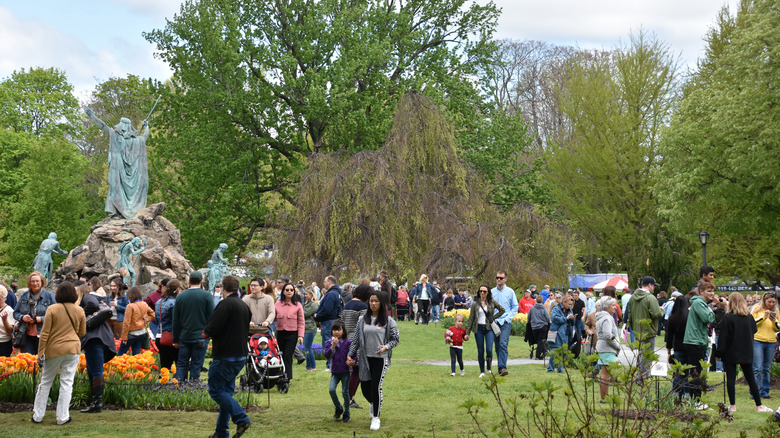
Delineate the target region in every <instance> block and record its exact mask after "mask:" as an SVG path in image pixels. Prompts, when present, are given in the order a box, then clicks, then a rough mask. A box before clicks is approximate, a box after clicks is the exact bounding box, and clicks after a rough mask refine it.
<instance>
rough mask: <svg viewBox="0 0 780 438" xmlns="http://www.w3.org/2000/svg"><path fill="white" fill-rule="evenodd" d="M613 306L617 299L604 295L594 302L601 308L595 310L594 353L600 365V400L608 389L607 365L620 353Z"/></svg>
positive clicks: (618, 333) (605, 395) (604, 396)
mask: <svg viewBox="0 0 780 438" xmlns="http://www.w3.org/2000/svg"><path fill="white" fill-rule="evenodd" d="M615 307H617V301H616V300H615V299H614V298H612V297H610V296H604V297H601V299H599V301H598V303H596V308H597V309H601V310H599V311H598V312H596V337H597V339H598V340H597V341H596V353H598V355H599V365H601V383H600V385H599V391H600V395H601V401H602V403H603V402H604V399H605V398H606V397H607V392H608V391H609V385H608V383H609V380H610V376H609V369H608V366H609V364H611V363H614V362H617V355H618V353H620V340H619V339H618V336H619V335H620V332H618V328H617V324H615V318H614V317H613V316H612V315H614V314H615V311H616V309H615Z"/></svg>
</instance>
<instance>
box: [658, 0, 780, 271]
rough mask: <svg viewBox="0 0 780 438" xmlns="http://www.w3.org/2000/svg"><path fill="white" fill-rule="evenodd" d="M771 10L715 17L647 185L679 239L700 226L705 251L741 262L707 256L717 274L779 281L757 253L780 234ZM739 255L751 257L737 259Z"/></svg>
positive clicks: (743, 6) (747, 9) (771, 260)
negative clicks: (652, 185) (653, 181)
mask: <svg viewBox="0 0 780 438" xmlns="http://www.w3.org/2000/svg"><path fill="white" fill-rule="evenodd" d="M776 7H777V2H773V1H766V0H744V1H742V2H740V5H739V8H738V11H737V13H736V14H735V15H732V14H730V12H729V10H728V9H726V8H724V9H723V10H721V12H720V13H719V14H718V17H717V20H716V25H715V27H714V28H713V29H711V31H710V32H709V34H708V37H707V41H708V47H707V51H706V58H705V59H704V60H703V61H702V62H701V63H700V65H699V68H698V70H697V71H696V72H695V73H694V74H693V76H692V78H691V79H690V80H689V82H688V84H686V87H685V89H684V95H683V97H682V100H681V102H680V104H679V107H678V109H677V111H676V112H675V114H674V117H673V119H672V121H671V125H670V127H669V129H668V130H667V131H666V132H665V135H664V141H663V143H662V145H661V149H660V154H661V155H662V156H663V166H662V168H661V172H660V174H659V178H658V179H659V183H658V184H657V185H656V193H657V195H658V197H659V199H660V200H661V203H662V205H663V207H664V214H665V215H668V217H670V218H671V220H672V222H673V223H674V224H675V225H676V226H677V227H679V229H680V230H682V232H684V233H686V234H687V235H691V236H693V235H695V233H696V232H698V230H700V229H706V230H708V231H709V232H710V234H711V235H712V237H713V238H712V239H711V245H712V246H713V251H714V254H723V256H724V257H732V256H733V257H737V255H738V254H743V255H744V257H742V256H740V257H737V258H736V259H735V260H725V259H721V258H718V259H714V260H713V264H714V266H715V267H716V268H719V267H720V266H722V267H723V268H724V269H723V270H719V272H720V273H721V274H734V275H738V276H740V277H742V278H744V279H751V280H752V278H751V276H761V277H762V278H764V279H773V281H777V279H778V278H780V259H778V257H777V253H776V251H770V252H766V251H764V250H761V248H766V247H768V246H772V245H774V246H776V240H773V236H777V234H778V233H779V232H780V226H778V222H777V217H778V214H780V187H778V186H780V176H778V172H777V171H776V169H775V166H774V163H777V162H780V127H779V126H778V119H780V90H778V87H777V83H778V81H780V66H778V64H777V59H778V57H779V56H780V35H778V34H777V31H776V29H777V28H778V26H780V16H778V13H777V8H776ZM734 245H737V246H743V247H744V248H740V249H739V250H734ZM748 248H749V251H748V252H753V254H752V255H750V254H745V252H746V251H745V249H748ZM754 249H755V251H754ZM732 252H733V253H734V254H733V255H732ZM762 254H763V255H762ZM758 266H764V268H761V269H756V268H757V267H758Z"/></svg>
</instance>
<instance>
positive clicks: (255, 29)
mask: <svg viewBox="0 0 780 438" xmlns="http://www.w3.org/2000/svg"><path fill="white" fill-rule="evenodd" d="M498 14H499V11H498V9H497V8H496V6H495V5H494V4H493V3H492V2H488V3H487V4H485V5H484V6H483V5H480V4H476V3H471V2H467V1H466V0H445V1H441V2H430V1H427V0H410V1H404V2H393V1H391V2H387V1H384V0H364V1H357V2H356V1H346V0H321V1H312V0H276V1H270V2H255V1H248V0H240V1H235V0H231V1H228V0H200V1H187V2H185V3H184V4H183V5H182V8H181V10H180V12H179V13H178V14H177V15H176V16H175V17H174V19H173V20H171V21H169V22H168V24H167V26H166V27H165V28H164V29H159V30H154V31H152V32H149V33H147V34H145V35H146V38H147V39H148V40H149V41H151V42H154V43H156V44H157V47H158V49H159V51H160V56H161V58H162V59H163V60H165V61H166V62H168V63H169V64H170V65H171V67H172V68H173V70H174V72H175V73H174V80H173V86H174V91H173V92H172V93H170V94H169V95H168V96H167V97H166V99H167V102H166V111H165V112H164V114H162V119H163V121H164V123H165V125H166V126H167V132H168V135H166V136H165V138H161V139H160V141H159V144H158V145H155V152H154V159H153V160H152V169H153V172H154V173H155V174H157V175H159V176H158V179H159V180H158V184H159V188H160V189H161V191H162V192H163V193H164V196H165V197H166V199H171V200H172V201H174V202H171V209H172V210H173V211H174V213H173V215H175V216H177V217H178V218H179V219H180V221H181V222H182V224H181V228H182V232H183V237H184V239H183V241H184V242H185V245H186V246H187V251H188V254H190V257H193V259H194V260H198V259H201V260H204V259H205V258H206V257H207V256H208V254H209V253H210V251H212V250H213V247H214V246H215V245H216V244H217V243H219V242H220V241H223V240H230V241H231V243H233V244H235V245H236V246H238V247H239V248H241V247H244V246H246V244H247V243H248V242H249V241H250V240H251V239H252V238H253V237H254V236H255V234H256V232H257V231H258V230H259V229H260V228H262V227H267V226H269V225H271V224H272V223H274V217H275V214H276V212H280V211H283V210H285V209H294V208H296V207H297V206H298V201H297V199H296V193H297V183H298V182H299V181H300V178H301V176H302V175H303V174H305V169H306V166H307V164H308V161H307V157H308V155H309V154H311V153H314V152H328V151H333V150H339V149H343V150H350V151H360V150H365V149H378V148H379V147H380V146H381V145H382V142H383V141H384V138H385V135H386V134H387V132H388V130H389V129H390V124H391V121H392V119H393V117H392V115H393V111H394V109H395V105H396V103H397V102H398V99H399V98H400V97H401V96H402V95H403V94H404V93H405V92H406V91H408V90H411V89H416V90H421V91H422V92H423V93H425V94H427V95H429V96H432V97H435V98H436V99H437V101H438V102H440V103H442V104H444V105H447V107H448V108H450V110H451V112H452V113H453V118H454V119H455V120H463V121H466V122H469V123H471V121H473V120H475V118H476V117H475V116H474V115H475V114H480V111H481V110H482V107H481V104H482V98H481V97H480V95H479V92H478V87H477V84H475V83H474V81H473V78H474V77H477V75H476V74H477V72H478V71H479V67H480V65H481V64H482V63H484V62H487V61H488V60H489V59H490V56H491V54H492V53H493V50H494V45H493V42H492V40H491V37H492V33H493V31H494V29H495V26H496V20H497V17H498ZM483 116H484V114H483Z"/></svg>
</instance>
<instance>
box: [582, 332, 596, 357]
mask: <svg viewBox="0 0 780 438" xmlns="http://www.w3.org/2000/svg"><path fill="white" fill-rule="evenodd" d="M594 347H595V346H594V345H593V336H592V335H590V336H588V338H587V340H586V341H585V342H583V343H582V352H583V353H585V355H586V356H590V355H591V354H593V353H595V352H596V349H595V348H594Z"/></svg>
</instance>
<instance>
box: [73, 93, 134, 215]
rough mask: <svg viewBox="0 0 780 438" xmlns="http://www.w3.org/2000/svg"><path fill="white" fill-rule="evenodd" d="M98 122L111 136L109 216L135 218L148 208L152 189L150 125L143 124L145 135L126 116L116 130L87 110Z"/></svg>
mask: <svg viewBox="0 0 780 438" xmlns="http://www.w3.org/2000/svg"><path fill="white" fill-rule="evenodd" d="M84 112H86V113H87V115H88V116H89V117H91V118H92V120H94V121H95V123H96V124H97V125H98V126H99V127H100V129H102V130H103V131H105V132H106V133H107V134H108V136H109V146H108V195H107V196H106V207H105V210H106V212H107V213H108V214H109V215H112V216H118V217H122V218H131V217H133V216H135V214H136V213H138V210H140V209H142V208H144V207H146V195H147V192H148V190H149V171H148V167H147V160H146V140H147V139H148V138H149V123H148V121H147V120H144V122H143V125H142V127H143V130H144V132H143V134H140V135H139V134H138V131H136V130H135V128H133V125H132V123H131V122H130V119H127V118H125V117H122V118H121V119H120V120H119V123H118V124H116V125H115V126H114V127H109V126H108V125H106V124H105V123H104V122H103V121H102V120H100V119H99V118H97V116H95V114H94V113H93V112H92V110H91V109H90V108H85V109H84Z"/></svg>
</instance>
